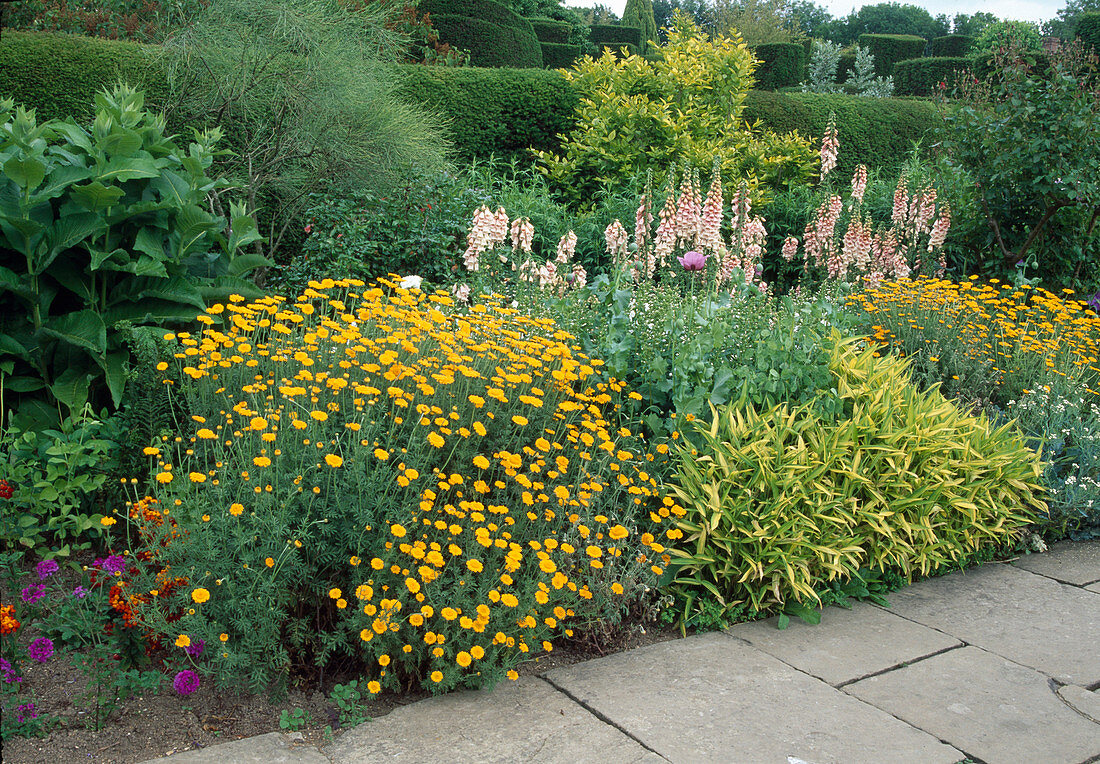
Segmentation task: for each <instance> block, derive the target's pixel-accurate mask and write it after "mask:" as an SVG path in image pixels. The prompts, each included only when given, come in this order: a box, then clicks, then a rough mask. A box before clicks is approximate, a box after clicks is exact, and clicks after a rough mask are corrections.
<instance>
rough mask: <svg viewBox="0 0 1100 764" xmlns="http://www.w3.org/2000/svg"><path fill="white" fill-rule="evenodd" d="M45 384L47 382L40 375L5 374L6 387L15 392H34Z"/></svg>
mask: <svg viewBox="0 0 1100 764" xmlns="http://www.w3.org/2000/svg"><path fill="white" fill-rule="evenodd" d="M45 386H46V383H45V382H43V381H42V380H41V379H39V378H38V377H23V376H19V377H13V376H7V375H5V376H4V389H5V390H9V391H11V392H13V393H33V392H34V391H35V390H41V389H42V388H43V387H45Z"/></svg>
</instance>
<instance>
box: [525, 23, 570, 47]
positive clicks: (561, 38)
mask: <svg viewBox="0 0 1100 764" xmlns="http://www.w3.org/2000/svg"><path fill="white" fill-rule="evenodd" d="M527 20H528V21H529V22H531V27H532V28H533V29H534V30H535V36H536V37H538V38H539V42H552V43H557V44H558V45H565V44H566V43H568V42H569V32H570V31H572V29H573V27H571V26H570V25H569V23H568V22H565V21H558V20H557V19H548V18H545V17H536V18H529V19H527Z"/></svg>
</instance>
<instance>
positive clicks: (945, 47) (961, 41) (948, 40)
mask: <svg viewBox="0 0 1100 764" xmlns="http://www.w3.org/2000/svg"><path fill="white" fill-rule="evenodd" d="M973 44H974V38H973V37H971V36H970V35H965V34H949V35H945V36H944V37H937V38H935V39H933V40H932V41H931V42H930V43H928V56H929V58H944V57H948V56H954V57H958V56H965V55H967V54H969V53H970V46H972V45H973Z"/></svg>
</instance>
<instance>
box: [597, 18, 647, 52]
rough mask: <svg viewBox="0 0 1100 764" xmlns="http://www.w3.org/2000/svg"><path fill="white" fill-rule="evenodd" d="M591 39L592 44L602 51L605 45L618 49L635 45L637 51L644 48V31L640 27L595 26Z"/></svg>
mask: <svg viewBox="0 0 1100 764" xmlns="http://www.w3.org/2000/svg"><path fill="white" fill-rule="evenodd" d="M589 38H590V39H591V40H592V43H593V44H594V45H595V46H596V47H597V48H600V49H602V48H603V47H604V46H605V45H607V46H610V47H612V48H617V47H619V46H620V45H633V46H634V48H635V49H638V48H641V46H642V30H641V29H640V28H639V27H624V26H620V25H618V24H593V25H592V27H591V29H590V32H589Z"/></svg>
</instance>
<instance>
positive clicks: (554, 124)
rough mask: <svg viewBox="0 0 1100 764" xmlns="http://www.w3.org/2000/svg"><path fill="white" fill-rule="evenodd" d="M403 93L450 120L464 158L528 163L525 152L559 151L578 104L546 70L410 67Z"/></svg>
mask: <svg viewBox="0 0 1100 764" xmlns="http://www.w3.org/2000/svg"><path fill="white" fill-rule="evenodd" d="M399 68H400V70H401V71H402V72H403V73H404V74H405V75H406V76H405V77H404V78H403V79H404V82H403V84H402V86H401V89H400V92H401V93H402V95H404V96H405V97H407V98H408V99H409V100H410V101H412V102H414V103H419V104H423V105H425V106H427V107H429V108H432V109H434V110H435V111H436V112H437V113H439V114H440V115H441V116H443V117H446V118H447V119H448V121H449V126H448V128H449V132H450V137H451V138H452V140H453V141H454V144H455V150H456V152H457V153H458V155H459V157H460V158H461V159H472V158H475V157H487V156H489V155H490V154H496V155H497V156H498V157H503V158H506V159H510V158H512V157H516V158H518V159H522V160H527V159H529V158H530V157H529V155H528V153H527V149H528V148H529V147H534V148H537V149H542V150H547V151H550V150H553V151H556V150H558V148H559V146H560V141H559V140H558V137H557V136H558V133H566V132H569V131H570V130H572V129H573V125H574V113H575V112H576V109H577V103H578V101H579V99H578V97H577V94H576V92H575V91H574V90H573V89H572V88H570V87H569V86H568V84H567V83H566V81H565V79H564V78H563V77H562V76H561V75H560V74H558V73H557V72H552V71H546V70H542V69H477V68H473V67H463V68H458V69H453V68H447V67H437V66H416V65H408V66H401V67H399Z"/></svg>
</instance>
